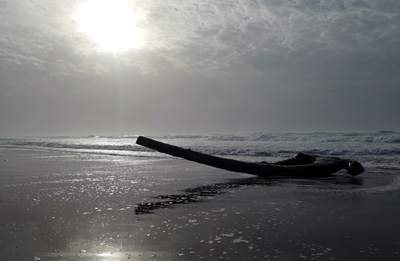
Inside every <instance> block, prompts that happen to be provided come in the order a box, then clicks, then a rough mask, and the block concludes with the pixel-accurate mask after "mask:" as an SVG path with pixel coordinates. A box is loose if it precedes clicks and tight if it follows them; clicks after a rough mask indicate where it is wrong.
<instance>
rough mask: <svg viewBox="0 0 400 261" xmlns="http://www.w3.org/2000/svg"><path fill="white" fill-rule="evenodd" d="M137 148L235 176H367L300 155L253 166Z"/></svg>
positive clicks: (161, 147)
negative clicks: (345, 174) (340, 174)
mask: <svg viewBox="0 0 400 261" xmlns="http://www.w3.org/2000/svg"><path fill="white" fill-rule="evenodd" d="M136 143H137V144H139V145H142V146H144V147H147V148H150V149H154V150H157V151H159V152H162V153H166V154H169V155H171V156H175V157H179V158H183V159H187V160H190V161H195V162H198V163H202V164H205V165H209V166H212V167H216V168H220V169H225V170H229V171H234V172H242V173H248V174H254V175H258V176H302V177H316V176H328V175H330V174H332V173H335V172H337V171H339V170H341V169H347V173H348V174H350V175H353V176H356V175H358V174H360V173H362V172H364V168H363V167H362V166H361V164H360V163H358V162H356V161H352V160H345V159H340V158H336V157H325V156H319V155H311V154H305V153H302V152H299V153H297V155H296V156H295V157H294V158H291V159H288V160H284V161H280V162H276V163H270V164H268V163H252V162H243V161H238V160H233V159H226V158H220V157H215V156H212V155H208V154H204V153H200V152H196V151H192V150H191V149H184V148H180V147H177V146H173V145H169V144H166V143H162V142H159V141H155V140H152V139H149V138H146V137H143V136H139V137H138V139H137V141H136Z"/></svg>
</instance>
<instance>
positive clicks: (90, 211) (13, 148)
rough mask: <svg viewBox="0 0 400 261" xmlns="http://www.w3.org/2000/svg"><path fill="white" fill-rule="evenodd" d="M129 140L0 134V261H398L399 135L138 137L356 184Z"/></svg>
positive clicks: (387, 133)
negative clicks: (220, 162)
mask: <svg viewBox="0 0 400 261" xmlns="http://www.w3.org/2000/svg"><path fill="white" fill-rule="evenodd" d="M137 137H138V136H137V135H131V136H97V135H90V136H84V137H72V136H63V137H24V138H10V137H1V138H0V260H7V259H12V260H35V261H38V260H41V261H43V260H78V259H79V260H93V261H94V260H185V261H186V260H188V261H189V260H263V261H266V260H271V261H272V260H303V259H304V260H399V258H400V251H399V249H400V208H399V207H398V206H399V205H400V157H399V155H400V133H399V132H391V131H380V132H370V133H368V132H363V133H361V132H353V133H338V132H336V133H326V132H314V133H286V132H285V133H283V132H276V133H250V134H235V135H233V134H213V135H151V136H146V137H149V138H152V139H155V140H158V141H161V142H165V143H168V144H171V145H176V146H180V147H184V148H190V149H192V150H195V151H199V152H203V153H208V154H212V155H216V156H219V157H226V158H233V159H238V160H243V161H250V162H261V161H267V162H275V161H279V160H283V159H287V158H291V157H293V156H294V155H295V154H296V153H297V152H299V151H302V152H306V153H312V154H321V155H329V156H336V157H340V158H346V159H352V160H356V161H358V162H360V163H361V164H362V165H363V166H364V168H365V172H364V173H362V174H360V175H358V176H355V177H352V176H350V175H347V174H346V172H345V171H344V170H343V171H339V172H338V173H335V174H333V175H331V176H329V177H320V178H300V177H299V178H296V177H267V178H265V177H257V176H254V175H249V174H243V173H234V172H229V171H225V170H220V169H216V168H213V167H210V166H206V165H202V164H198V163H195V162H190V161H187V160H183V159H178V158H174V157H171V156H169V155H166V154H162V153H159V152H156V151H153V150H150V149H147V148H145V147H142V146H139V145H136V144H135V142H136V139H137Z"/></svg>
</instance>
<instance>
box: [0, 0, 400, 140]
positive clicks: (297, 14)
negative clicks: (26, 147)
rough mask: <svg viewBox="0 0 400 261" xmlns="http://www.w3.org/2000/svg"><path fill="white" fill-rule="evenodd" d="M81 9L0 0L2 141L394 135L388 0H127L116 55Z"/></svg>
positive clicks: (397, 109) (398, 103)
mask: <svg viewBox="0 0 400 261" xmlns="http://www.w3.org/2000/svg"><path fill="white" fill-rule="evenodd" d="M81 2H83V1H78V0H62V1H61V0H41V1H36V0H0V30H1V35H2V36H1V37H0V135H86V134H147V133H204V132H209V133H210V132H212V133H215V132H229V133H231V132H259V131H265V132H267V131H377V130H397V131H399V130H400V120H399V114H400V73H399V70H400V69H399V68H400V59H399V58H400V50H399V48H400V17H399V14H400V2H399V1H398V0H380V1H376V0H364V1H357V0H343V1H335V0H321V1H316V0H292V1H290V0H253V1H251V0H235V1H234V0H229V1H222V0H214V1H212V0H180V1H178V0H169V1H153V0H136V1H132V4H133V6H132V8H133V9H134V11H135V12H137V13H138V14H140V15H139V16H138V17H137V21H136V26H137V27H138V28H139V29H140V30H141V31H142V33H143V35H142V37H143V45H142V46H140V47H138V48H134V49H131V50H129V51H126V52H122V53H118V54H113V53H111V52H99V51H98V48H97V47H96V45H95V43H93V41H92V40H91V39H90V38H89V37H88V36H87V35H86V34H85V33H84V32H82V30H81V29H80V28H79V25H78V23H77V22H76V20H75V18H74V17H75V15H76V12H77V10H78V8H79V4H80V3H81ZM105 19H106V18H105Z"/></svg>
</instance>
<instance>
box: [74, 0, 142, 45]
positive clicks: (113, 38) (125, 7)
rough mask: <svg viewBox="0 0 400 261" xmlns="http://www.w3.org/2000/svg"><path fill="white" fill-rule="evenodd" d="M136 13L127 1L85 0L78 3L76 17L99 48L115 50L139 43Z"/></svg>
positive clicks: (140, 41)
mask: <svg viewBox="0 0 400 261" xmlns="http://www.w3.org/2000/svg"><path fill="white" fill-rule="evenodd" d="M139 16H140V14H139V13H137V12H135V11H134V10H133V6H132V4H131V3H129V2H128V1H127V0H88V1H86V2H83V3H82V4H81V6H80V8H79V10H78V13H77V16H76V20H77V21H78V23H79V25H80V26H81V28H82V30H83V31H84V32H85V33H86V34H88V35H89V36H90V37H91V38H92V39H93V40H94V41H95V42H96V43H97V45H98V48H99V49H100V50H101V51H109V52H113V53H118V52H123V51H126V50H129V49H132V48H137V47H139V46H140V45H141V44H142V38H141V32H140V30H139V29H138V28H137V27H136V22H137V20H138V18H139Z"/></svg>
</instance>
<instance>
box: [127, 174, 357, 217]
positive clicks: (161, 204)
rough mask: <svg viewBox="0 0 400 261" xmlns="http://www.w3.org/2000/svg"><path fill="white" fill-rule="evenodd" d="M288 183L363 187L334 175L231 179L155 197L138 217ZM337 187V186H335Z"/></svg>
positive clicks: (354, 180) (137, 210)
mask: <svg viewBox="0 0 400 261" xmlns="http://www.w3.org/2000/svg"><path fill="white" fill-rule="evenodd" d="M287 183H294V184H297V185H301V186H312V185H318V186H319V187H321V186H327V187H330V188H337V187H338V186H343V185H352V186H351V187H353V186H361V185H363V180H362V179H360V178H355V177H351V176H348V175H333V176H331V177H327V178H287V177H251V178H242V179H230V180H228V181H227V182H223V183H215V184H211V185H205V186H198V187H193V188H189V189H185V190H183V191H182V194H174V195H159V196H156V197H153V198H154V199H155V201H149V202H143V203H139V204H137V205H136V206H135V213H136V214H137V215H141V214H149V213H152V212H153V211H154V210H157V209H167V208H172V207H173V206H174V205H177V204H191V203H199V202H206V201H208V200H210V197H212V196H215V195H219V194H224V193H225V192H226V190H228V189H235V188H238V187H243V186H255V185H257V186H278V185H283V184H287ZM335 185H337V186H335Z"/></svg>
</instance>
